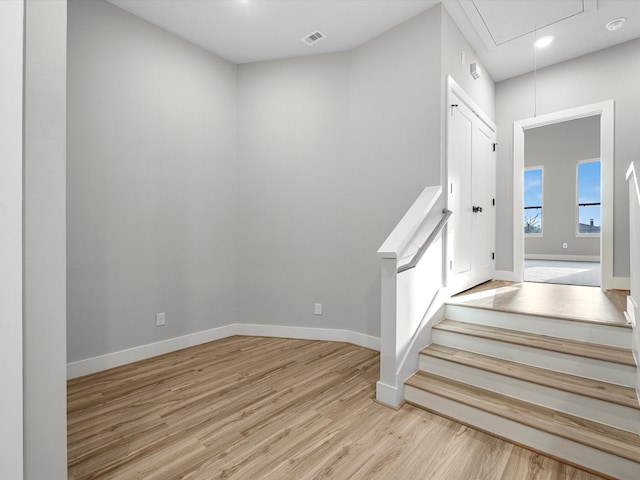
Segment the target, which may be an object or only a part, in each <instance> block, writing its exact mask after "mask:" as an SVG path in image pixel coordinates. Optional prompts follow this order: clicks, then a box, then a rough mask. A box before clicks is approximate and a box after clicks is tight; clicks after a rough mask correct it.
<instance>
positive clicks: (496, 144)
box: [493, 143, 498, 152]
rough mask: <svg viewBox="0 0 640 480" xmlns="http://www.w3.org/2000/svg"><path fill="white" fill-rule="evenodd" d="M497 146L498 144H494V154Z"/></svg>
mask: <svg viewBox="0 0 640 480" xmlns="http://www.w3.org/2000/svg"><path fill="white" fill-rule="evenodd" d="M497 145H498V144H497V143H494V144H493V151H494V152H495V151H496V146H497Z"/></svg>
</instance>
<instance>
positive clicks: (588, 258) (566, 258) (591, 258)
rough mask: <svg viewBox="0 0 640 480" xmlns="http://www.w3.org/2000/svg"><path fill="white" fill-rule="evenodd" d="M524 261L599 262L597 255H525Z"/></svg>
mask: <svg viewBox="0 0 640 480" xmlns="http://www.w3.org/2000/svg"><path fill="white" fill-rule="evenodd" d="M524 259H525V260H557V261H559V262H599V261H600V256H599V255H562V254H559V255H555V254H543V253H525V254H524Z"/></svg>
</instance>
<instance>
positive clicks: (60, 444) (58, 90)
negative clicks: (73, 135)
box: [23, 0, 67, 480]
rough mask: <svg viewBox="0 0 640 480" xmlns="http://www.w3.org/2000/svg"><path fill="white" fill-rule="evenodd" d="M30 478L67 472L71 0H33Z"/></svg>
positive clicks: (27, 252)
mask: <svg viewBox="0 0 640 480" xmlns="http://www.w3.org/2000/svg"><path fill="white" fill-rule="evenodd" d="M25 7H26V11H25V15H26V21H25V85H24V327H23V328H24V358H25V363H24V396H25V403H24V432H25V437H24V448H25V449H24V454H25V458H24V460H25V478H27V479H29V480H31V479H34V480H35V479H38V480H39V479H53V480H62V479H64V478H67V462H66V458H67V451H66V446H67V429H66V411H67V408H66V406H67V389H66V386H67V385H66V369H65V349H66V339H65V318H66V309H65V290H66V282H65V277H66V266H65V260H66V258H65V157H66V152H65V135H66V129H65V128H66V126H65V94H66V93H65V81H66V71H65V66H66V34H67V32H66V26H67V2H66V0H47V1H45V0H40V1H29V2H25Z"/></svg>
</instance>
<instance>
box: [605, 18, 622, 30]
mask: <svg viewBox="0 0 640 480" xmlns="http://www.w3.org/2000/svg"><path fill="white" fill-rule="evenodd" d="M626 21H627V19H626V18H616V19H615V20H611V21H610V22H609V23H607V24H606V25H605V26H604V27H605V28H606V29H607V30H609V31H610V32H615V31H616V30H620V29H621V28H622V26H623V25H624V22H626Z"/></svg>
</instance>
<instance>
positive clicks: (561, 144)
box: [524, 116, 600, 256]
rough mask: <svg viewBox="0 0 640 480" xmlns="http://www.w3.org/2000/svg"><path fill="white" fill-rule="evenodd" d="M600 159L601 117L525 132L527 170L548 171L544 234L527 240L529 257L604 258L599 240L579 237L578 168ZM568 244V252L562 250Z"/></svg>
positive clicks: (544, 191)
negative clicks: (567, 256) (535, 168)
mask: <svg viewBox="0 0 640 480" xmlns="http://www.w3.org/2000/svg"><path fill="white" fill-rule="evenodd" d="M599 158H600V117H599V116H591V117H586V118H581V119H578V120H571V121H568V122H561V123H556V124H553V125H546V126H543V127H538V128H533V129H530V130H526V131H525V134H524V166H525V168H528V167H543V168H544V177H543V189H544V190H543V209H542V212H543V234H542V237H525V242H524V253H525V255H536V254H538V255H540V254H541V255H586V256H599V255H600V237H599V236H597V237H585V236H576V225H577V218H576V198H577V197H576V178H577V177H576V169H577V165H578V162H579V161H580V160H589V159H599ZM565 242H566V243H567V248H562V244H563V243H565Z"/></svg>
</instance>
